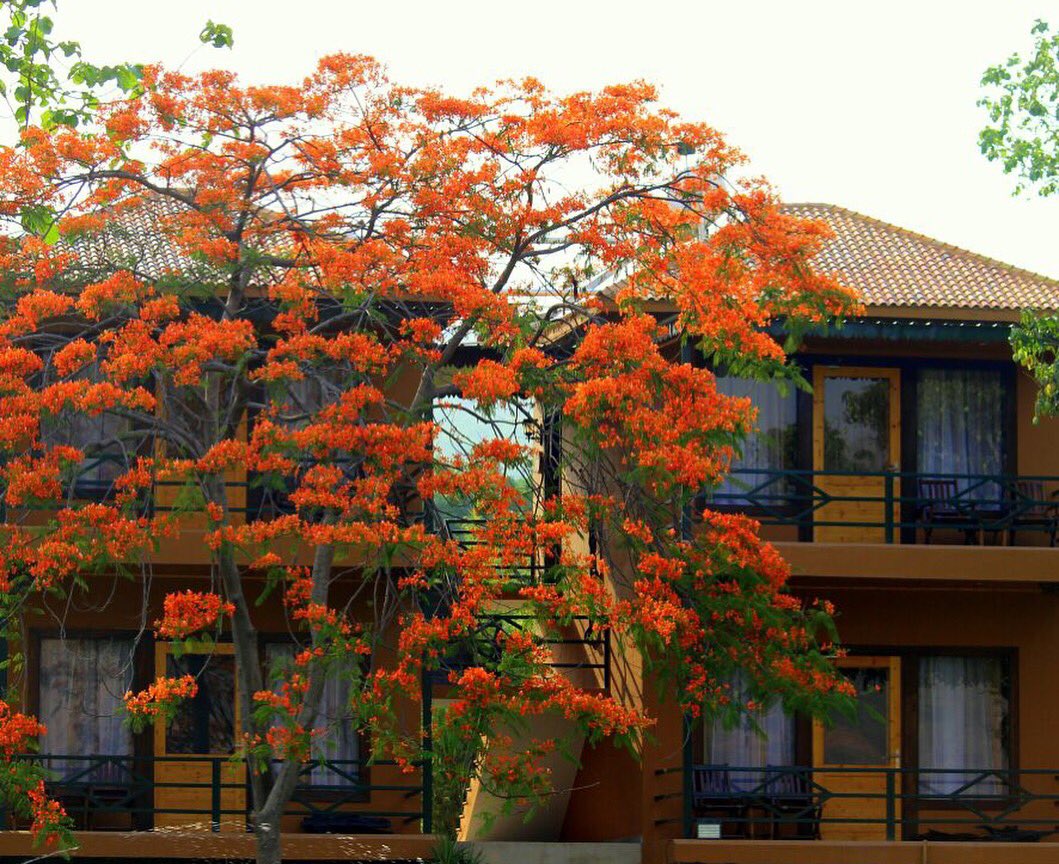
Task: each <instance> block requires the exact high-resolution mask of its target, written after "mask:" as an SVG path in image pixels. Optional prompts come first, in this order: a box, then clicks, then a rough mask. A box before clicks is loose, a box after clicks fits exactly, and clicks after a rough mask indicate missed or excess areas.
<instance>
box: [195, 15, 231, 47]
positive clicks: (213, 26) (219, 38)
mask: <svg viewBox="0 0 1059 864" xmlns="http://www.w3.org/2000/svg"><path fill="white" fill-rule="evenodd" d="M199 41H200V42H202V43H203V44H211V45H213V47H214V48H231V47H232V46H233V45H234V44H235V38H234V36H233V34H232V28H231V27H229V26H228V25H227V24H218V23H216V22H214V21H207V22H206V26H205V27H203V28H202V32H200V33H199Z"/></svg>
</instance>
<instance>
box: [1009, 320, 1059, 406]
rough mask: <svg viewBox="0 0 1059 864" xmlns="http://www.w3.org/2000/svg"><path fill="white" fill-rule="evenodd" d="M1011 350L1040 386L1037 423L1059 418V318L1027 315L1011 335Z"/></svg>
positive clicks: (1016, 359) (1038, 389) (1038, 390)
mask: <svg viewBox="0 0 1059 864" xmlns="http://www.w3.org/2000/svg"><path fill="white" fill-rule="evenodd" d="M1011 349H1012V353H1013V354H1014V357H1015V362H1016V363H1021V364H1022V366H1023V367H1024V368H1025V369H1026V371H1028V372H1029V373H1030V374H1031V375H1032V376H1033V379H1034V381H1036V382H1037V401H1036V403H1035V405H1034V420H1037V419H1039V418H1041V417H1048V416H1054V415H1056V414H1059V317H1056V316H1054V315H1037V314H1034V313H1033V312H1023V313H1022V317H1021V319H1020V321H1019V326H1018V327H1015V328H1012V331H1011Z"/></svg>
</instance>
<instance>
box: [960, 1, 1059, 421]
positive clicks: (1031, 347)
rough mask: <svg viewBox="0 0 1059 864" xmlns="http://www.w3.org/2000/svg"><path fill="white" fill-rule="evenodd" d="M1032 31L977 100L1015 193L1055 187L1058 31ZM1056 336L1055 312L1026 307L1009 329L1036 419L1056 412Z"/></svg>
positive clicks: (985, 142)
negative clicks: (1029, 380) (1031, 389)
mask: <svg viewBox="0 0 1059 864" xmlns="http://www.w3.org/2000/svg"><path fill="white" fill-rule="evenodd" d="M1030 32H1031V33H1032V35H1033V37H1034V45H1033V51H1032V54H1031V55H1030V56H1029V58H1028V59H1025V60H1024V59H1023V58H1022V57H1021V56H1020V55H1019V54H1017V53H1015V54H1012V55H1011V56H1010V57H1008V59H1007V60H1006V61H1004V63H1001V64H998V65H996V66H991V67H990V68H989V69H987V70H986V72H985V74H984V75H983V76H982V86H983V87H986V88H987V90H986V93H985V95H984V96H983V97H982V99H981V100H979V103H978V104H979V105H981V106H982V107H984V108H985V109H986V112H987V114H988V117H989V125H987V126H986V127H985V128H984V129H982V131H981V132H980V133H979V137H978V141H979V145H980V146H981V149H982V153H984V154H985V156H986V158H987V159H989V160H990V161H1000V163H1001V164H1002V166H1003V168H1004V173H1005V174H1012V173H1014V174H1015V175H1016V178H1017V179H1016V183H1015V194H1019V193H1021V192H1023V191H1025V190H1026V189H1030V188H1036V190H1037V194H1039V195H1041V196H1048V195H1054V194H1055V193H1056V192H1059V34H1052V33H1051V29H1050V27H1049V25H1048V23H1047V22H1045V21H1041V20H1038V21H1036V22H1035V23H1034V25H1033V27H1032V29H1031V31H1030ZM1057 335H1059V318H1057V317H1056V316H1055V315H1054V314H1043V315H1041V314H1034V313H1033V312H1030V311H1027V312H1025V313H1024V314H1023V315H1022V319H1021V321H1020V324H1019V326H1018V327H1015V328H1013V329H1012V333H1011V346H1012V350H1013V352H1014V356H1015V360H1016V362H1018V363H1021V364H1022V365H1023V366H1024V367H1025V368H1026V369H1027V371H1029V372H1030V374H1031V375H1033V377H1034V379H1035V380H1036V381H1037V384H1038V385H1039V390H1038V392H1037V401H1036V410H1035V415H1034V419H1035V420H1037V419H1039V418H1040V417H1042V416H1054V415H1056V414H1059V390H1057V388H1056V381H1057V373H1059V370H1057V368H1056V355H1055V348H1056V337H1057Z"/></svg>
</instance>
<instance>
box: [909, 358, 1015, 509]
mask: <svg viewBox="0 0 1059 864" xmlns="http://www.w3.org/2000/svg"><path fill="white" fill-rule="evenodd" d="M1004 404H1005V399H1004V382H1003V378H1002V376H1001V373H1000V372H999V371H998V370H989V369H923V370H922V371H921V372H920V373H919V382H918V385H917V389H916V416H917V428H916V463H917V464H916V468H917V470H918V471H919V472H920V473H929V474H1001V473H1003V471H1004ZM957 486H958V487H959V489H960V490H961V491H965V490H967V492H968V497H969V498H989V499H991V500H995V499H996V498H997V497H998V495H999V488H998V487H997V485H996V484H985V485H982V484H981V483H980V482H978V481H974V480H971V479H968V478H960V479H958V480H957Z"/></svg>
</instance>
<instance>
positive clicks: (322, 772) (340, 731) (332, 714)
mask: <svg viewBox="0 0 1059 864" xmlns="http://www.w3.org/2000/svg"><path fill="white" fill-rule="evenodd" d="M265 656H266V658H267V659H268V661H269V667H270V669H272V670H275V669H276V668H277V664H279V665H282V664H285V663H289V662H290V660H291V659H293V657H294V646H293V645H292V644H290V643H287V642H271V643H269V644H268V645H267V647H266V649H265ZM357 662H358V659H357V658H350V660H349V664H350V666H349V668H347V669H340V668H338V667H336V666H334V665H332V666H331V667H330V669H329V670H328V676H327V680H326V681H325V682H324V695H323V699H322V700H321V703H320V712H319V714H317V717H316V723H314V724H313V728H315V729H320V730H324V731H323V732H322V734H320V735H319V736H317V737H315V738H314V739H313V747H312V755H313V758H314V759H325V760H327V759H332V760H338V761H342V760H353V761H354V762H355V761H356V760H358V759H359V758H360V738H359V736H358V734H357V730H356V728H354V725H353V723H352V722H351V714H352V709H351V707H350V699H351V696H350V692H349V685H350V676H351V675H353V674H355V673H354V672H353V671H352V670H353V665H354V664H356V663H357ZM278 684H279V682H278V681H277V682H276V686H275V689H277V690H278ZM359 773H360V766H359V764H349V765H336V766H335V767H334V768H329V767H328V766H327V765H317V766H315V767H314V768H313V769H312V771H311V773H310V775H309V782H310V783H312V784H313V785H314V786H352V785H354V784H355V782H356V778H357V777H358V776H359Z"/></svg>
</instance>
